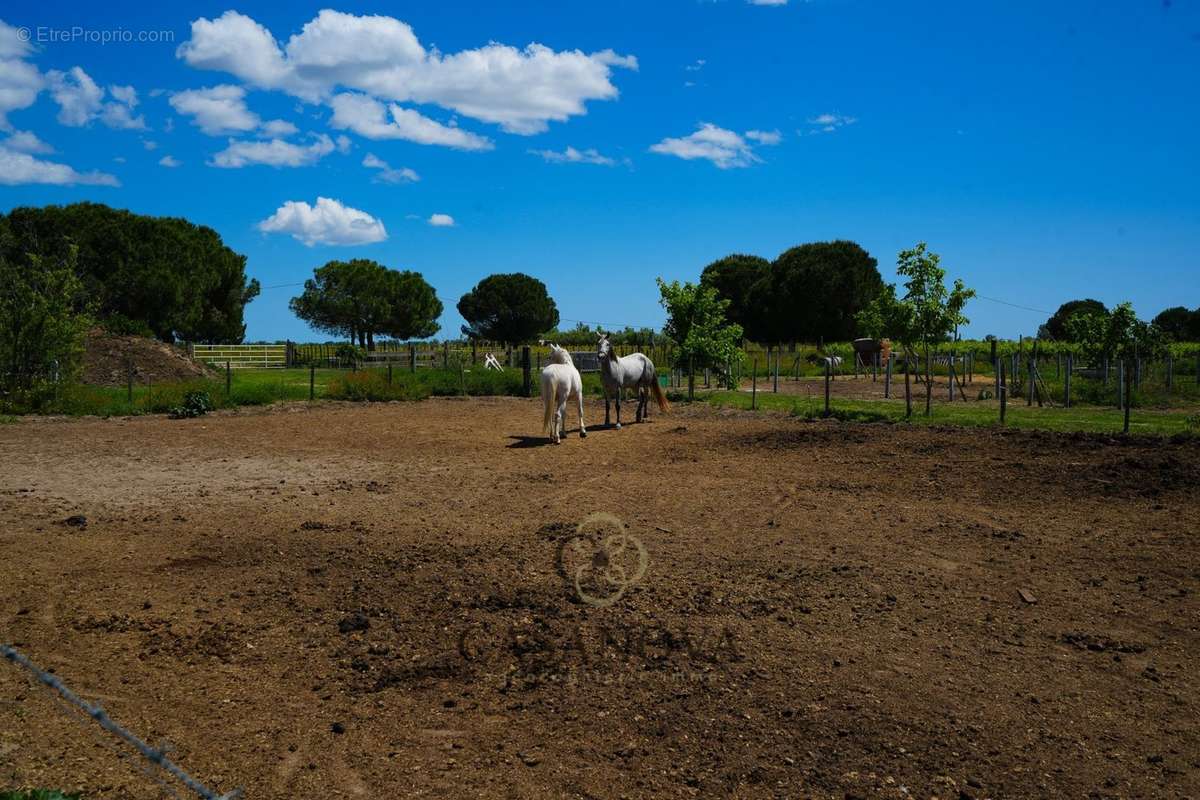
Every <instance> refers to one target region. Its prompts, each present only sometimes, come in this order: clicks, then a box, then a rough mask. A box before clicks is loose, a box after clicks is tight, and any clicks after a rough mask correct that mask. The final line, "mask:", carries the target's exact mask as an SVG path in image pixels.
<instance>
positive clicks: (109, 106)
mask: <svg viewBox="0 0 1200 800" xmlns="http://www.w3.org/2000/svg"><path fill="white" fill-rule="evenodd" d="M100 121H101V122H103V123H104V124H105V125H107V126H108V127H110V128H117V129H121V130H130V131H144V130H146V118H145V117H143V116H141V115H139V116H136V117H135V116H134V115H133V111H132V110H131V109H130V107H129V106H127V105H125V104H123V103H105V104H104V109H103V110H102V111H101V112H100Z"/></svg>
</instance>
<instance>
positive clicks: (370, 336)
mask: <svg viewBox="0 0 1200 800" xmlns="http://www.w3.org/2000/svg"><path fill="white" fill-rule="evenodd" d="M367 349H368V350H374V349H375V332H374V331H367Z"/></svg>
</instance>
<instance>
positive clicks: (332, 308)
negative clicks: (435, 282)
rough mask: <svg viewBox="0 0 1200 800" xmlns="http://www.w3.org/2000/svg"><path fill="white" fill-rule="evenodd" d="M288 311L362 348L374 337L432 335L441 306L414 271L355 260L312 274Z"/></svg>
mask: <svg viewBox="0 0 1200 800" xmlns="http://www.w3.org/2000/svg"><path fill="white" fill-rule="evenodd" d="M289 307H290V308H291V309H292V312H293V313H295V315H296V316H297V317H299V318H300V319H302V320H304V321H305V322H307V323H308V324H309V325H311V326H312V327H314V328H316V329H317V330H320V331H324V332H326V333H330V334H333V335H335V336H338V335H340V336H346V337H347V338H349V339H350V341H351V342H357V343H358V344H359V346H361V347H366V348H367V349H368V350H373V349H375V337H376V336H391V337H394V338H396V339H425V338H428V337H430V336H433V335H434V334H435V333H437V332H438V330H439V329H440V327H441V326H439V325H438V323H437V318H438V317H440V316H441V314H442V302H441V301H440V300H438V298H437V294H436V293H435V292H434V290H433V287H432V286H430V285H429V284H428V283H427V282H426V281H425V279H424V278H423V277H422V276H421V274H420V273H419V272H410V271H407V270H405V271H401V270H395V269H388V268H387V267H385V266H383V265H382V264H379V263H377V262H375V261H371V260H369V259H365V258H356V259H352V260H350V261H330V262H329V263H327V264H325V265H324V266H321V267H317V268H316V269H315V270H313V277H311V278H309V279H308V280H306V281H305V282H304V291H303V292H302V293H301V294H300V295H299V296H297V297H293V298H292V300H291V302H290V303H289Z"/></svg>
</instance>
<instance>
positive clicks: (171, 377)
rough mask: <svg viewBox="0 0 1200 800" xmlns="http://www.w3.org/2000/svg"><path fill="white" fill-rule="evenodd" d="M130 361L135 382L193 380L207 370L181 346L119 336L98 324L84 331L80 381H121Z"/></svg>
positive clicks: (125, 378) (117, 383) (102, 383)
mask: <svg viewBox="0 0 1200 800" xmlns="http://www.w3.org/2000/svg"><path fill="white" fill-rule="evenodd" d="M131 365H132V367H133V379H134V381H135V382H137V383H145V382H146V381H148V380H149V381H152V382H154V383H165V382H168V381H183V380H195V379H196V378H203V377H206V376H208V375H209V374H210V372H209V370H208V368H207V367H205V366H204V365H203V364H201V363H199V362H198V361H195V360H193V359H192V358H191V357H190V356H188V354H187V352H186V351H184V350H183V348H180V347H176V346H174V345H170V344H167V343H165V342H160V341H157V340H155V339H150V338H147V337H145V336H119V335H117V334H113V333H109V332H107V331H105V330H104V329H102V328H93V329H92V330H90V331H88V334H87V338H86V339H85V340H84V352H83V382H84V383H88V384H92V385H96V386H121V385H124V384H125V382H126V381H128V380H129V369H130V366H131Z"/></svg>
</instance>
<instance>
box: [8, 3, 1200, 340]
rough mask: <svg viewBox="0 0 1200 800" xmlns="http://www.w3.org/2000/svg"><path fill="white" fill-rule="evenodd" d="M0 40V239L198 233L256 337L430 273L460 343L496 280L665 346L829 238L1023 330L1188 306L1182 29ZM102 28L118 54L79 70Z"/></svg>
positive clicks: (1158, 11)
mask: <svg viewBox="0 0 1200 800" xmlns="http://www.w3.org/2000/svg"><path fill="white" fill-rule="evenodd" d="M323 7H325V8H331V9H333V10H334V11H336V12H339V13H325V14H323V15H322V16H320V17H318V12H320V11H321V9H322V8H323ZM370 15H381V16H374V17H371V18H366V17H369V16H370ZM385 17H386V18H385ZM0 19H2V20H3V22H4V23H5V26H4V27H0V113H2V114H3V124H4V125H5V126H6V127H5V130H4V131H3V132H0V208H3V209H4V210H7V209H9V208H12V207H14V206H18V205H42V204H47V203H69V202H74V201H79V200H94V201H98V202H103V203H108V204H109V205H113V206H117V207H125V208H129V209H132V210H134V211H137V212H140V213H146V214H161V215H177V216H183V217H187V218H188V219H191V220H193V221H195V222H198V223H202V224H205V225H209V226H211V227H213V228H215V229H216V230H217V231H218V232H219V233H220V234H221V236H222V237H223V238H224V240H225V241H226V243H227V244H229V245H230V246H231V247H233V248H234V249H235V250H237V251H239V252H241V253H244V254H246V255H247V256H248V272H249V274H250V275H252V276H253V277H256V278H258V279H259V280H260V281H261V282H262V284H263V286H264V287H267V288H265V289H264V291H263V293H262V295H261V296H260V297H259V298H258V299H256V300H255V301H254V302H253V303H252V304H251V306H250V307H249V308H248V309H247V322H248V326H249V327H248V338H250V339H276V338H284V337H288V338H292V339H301V340H303V339H312V338H318V337H316V336H315V335H314V334H313V333H311V332H309V331H308V330H307V328H306V326H304V325H303V324H302V323H300V322H299V321H298V320H296V319H295V318H294V317H292V315H291V314H290V312H289V311H288V310H287V301H288V299H289V298H290V297H291V296H292V294H294V293H295V292H296V291H297V289H296V288H295V287H280V288H270V287H275V286H277V285H279V284H289V283H297V282H301V281H303V280H304V279H305V278H306V277H308V276H309V275H310V274H311V272H312V269H313V268H314V267H317V266H319V265H321V264H323V263H324V262H326V261H328V260H330V259H335V258H351V257H366V258H372V259H375V260H378V261H380V262H382V263H384V264H386V265H388V266H391V267H398V268H406V269H415V270H418V271H420V272H422V273H423V274H424V275H425V277H426V279H428V280H429V281H430V282H431V283H432V284H433V285H434V287H435V288H436V289H437V292H438V295H439V296H440V297H441V299H442V301H443V303H444V304H445V306H446V314H445V315H444V317H443V319H442V325H443V332H444V333H445V334H447V335H454V334H457V331H458V326H459V324H460V323H461V320H460V319H459V317H458V314H457V312H456V311H455V310H454V306H455V303H456V302H457V300H458V298H459V296H460V295H461V294H462V293H463V292H464V291H466V290H468V289H469V288H470V287H471V286H472V285H474V283H475V282H477V281H478V280H479V279H480V278H482V277H483V276H485V275H487V274H489V273H492V272H509V271H518V270H519V271H523V272H528V273H530V274H532V275H535V276H537V277H539V278H541V279H542V280H544V281H545V282H546V283H547V285H548V286H549V287H550V290H551V294H552V295H553V296H554V298H555V299H556V301H557V302H558V306H559V310H560V313H561V315H562V317H563V319H564V323H563V324H564V325H570V324H572V323H573V322H574V321H576V320H583V321H587V322H591V323H596V322H601V323H604V324H605V325H608V326H620V325H624V324H632V325H653V326H658V325H660V324H661V322H662V319H663V317H662V311H661V309H660V308H659V306H658V294H657V291H656V289H655V286H654V279H655V277H657V276H660V275H661V276H664V277H666V278H668V279H670V278H679V279H691V280H694V279H696V277H697V276H698V274H699V272H700V270H701V269H702V268H703V266H704V265H705V264H707V263H708V262H710V261H712V260H714V259H716V258H719V257H721V256H723V255H726V254H728V253H731V252H750V253H756V254H759V255H762V256H765V257H767V258H774V257H775V256H776V255H778V254H779V253H780V252H782V251H783V250H785V249H786V248H788V247H790V246H792V245H795V244H799V243H802V242H806V241H815V240H826V239H833V238H849V239H854V240H856V241H858V242H859V243H861V244H862V245H863V246H864V247H866V248H867V249H868V250H869V251H870V252H871V253H872V254H873V255H874V256H875V257H876V258H877V259H878V260H879V262H880V270H881V272H882V273H883V274H884V277H885V279H886V280H894V272H893V265H894V260H895V254H896V252H897V251H899V250H900V249H902V248H905V247H909V246H911V245H912V244H913V243H915V242H916V241H918V240H925V241H927V242H929V244H930V246H931V248H933V249H934V250H936V251H937V252H939V253H941V254H942V257H943V262H944V264H945V265H946V266H947V268H948V269H949V271H950V274H951V276H961V277H963V278H964V279H965V280H966V282H967V284H968V285H970V286H972V287H974V288H976V289H977V290H978V292H979V293H980V294H981V295H982V296H985V297H987V298H993V299H994V300H1001V301H1006V302H1008V303H1013V304H1017V305H1019V306H1028V307H1031V308H1036V309H1048V310H1053V309H1054V308H1056V307H1057V305H1058V304H1059V303H1060V302H1063V301H1065V300H1067V299H1071V298H1074V297H1079V296H1092V297H1097V298H1099V299H1101V300H1103V301H1105V302H1107V303H1109V304H1110V305H1111V304H1114V303H1116V302H1119V301H1122V300H1126V299H1128V300H1132V301H1133V302H1134V305H1135V307H1136V308H1137V310H1138V312H1139V313H1140V314H1142V315H1143V316H1147V317H1149V316H1153V315H1154V314H1155V313H1157V312H1158V311H1160V310H1161V309H1163V308H1165V307H1167V306H1170V305H1178V304H1184V305H1187V306H1189V307H1195V306H1197V305H1200V289H1198V288H1197V287H1198V281H1197V278H1198V277H1200V269H1197V266H1198V265H1197V257H1196V253H1197V252H1200V192H1198V191H1197V186H1198V178H1200V147H1198V146H1197V142H1198V141H1200V135H1198V134H1197V128H1198V123H1200V102H1197V101H1198V100H1200V89H1198V88H1197V87H1198V85H1200V80H1197V76H1198V75H1200V0H1173V2H1162V1H1161V0H1155V1H1154V2H1139V1H1137V0H1123V2H1112V3H1095V2H1055V3H1045V2H980V3H963V2H961V0H959V2H923V3H897V2H878V3H869V2H855V1H854V0H810V2H800V0H791V1H790V2H787V3H782V4H777V5H756V4H754V3H750V2H746V1H745V0H723V1H722V2H695V0H691V1H690V2H689V1H688V0H681V1H680V2H668V0H656V2H653V3H646V2H614V3H605V4H595V3H589V4H582V3H569V2H563V3H514V2H505V3H494V2H488V3H467V2H455V0H441V1H440V2H438V3H354V4H352V5H351V4H345V5H332V6H323V5H321V4H307V3H303V2H289V3H287V4H283V3H238V4H230V3H195V4H191V5H190V6H188V4H184V3H178V4H175V3H172V4H161V5H158V6H150V5H149V4H145V3H134V2H125V3H122V2H115V3H105V4H98V3H62V2H38V3H30V2H16V3H7V4H5V6H4V8H3V10H2V11H0ZM306 26H308V27H307V28H306ZM73 28H78V29H79V34H78V35H73V34H72V29H73ZM22 29H24V30H22ZM114 30H116V31H118V33H117V34H116V36H117V37H118V38H121V37H123V36H126V34H122V33H120V31H127V32H129V34H128V35H129V36H132V37H134V39H135V40H134V41H110V42H108V43H101V42H98V41H94V39H95V38H96V37H100V36H103V35H104V32H106V31H114ZM59 31H65V32H66V33H65V34H57V33H56V32H59ZM163 31H165V32H167V34H168V35H169V38H170V39H171V40H170V41H166V42H162V41H159V42H144V41H137V40H136V39H137V38H138V37H143V38H144V37H146V36H148V37H150V38H159V39H162V38H168V36H167V35H161V34H159V33H158V32H163ZM142 32H149V33H146V34H143V33H142ZM56 35H58V38H59V39H61V38H62V36H63V35H65V36H67V37H68V40H66V41H62V40H59V41H54V40H53V39H54V38H55V36H56ZM26 36H28V40H29V41H28V43H26V41H25V37H26ZM72 36H74V38H71V37H72ZM292 37H296V38H295V39H293V38H292ZM89 39H92V40H91V41H89ZM531 44H536V45H540V46H541V47H540V48H537V49H527V46H529V45H531ZM76 67H78V68H79V71H77V70H74V68H76ZM80 71H82V73H83V74H82V75H81V73H80ZM114 87H115V88H114ZM129 87H132V89H133V92H130V91H129ZM135 100H136V102H135ZM568 148H573V150H568ZM164 160H165V161H164ZM364 162H366V163H364ZM594 162H599V163H594ZM170 164H177V166H167V165H170ZM372 165H373V166H372ZM384 165H386V166H384ZM406 170H407V171H406ZM414 175H415V177H416V178H418V179H417V180H413V177H414ZM114 184H119V185H114ZM318 198H327V199H328V200H331V201H335V202H333V203H329V202H326V203H323V204H321V205H320V206H318ZM301 203H302V204H305V205H304V206H301V205H297V204H301ZM435 215H439V216H435ZM441 215H445V217H443V216H441ZM447 217H448V218H450V219H452V220H453V225H435V224H432V223H433V222H436V221H442V222H445V221H447V220H446V218H447ZM306 242H314V243H313V244H311V245H309V244H306ZM324 242H333V243H324ZM968 315H969V316H970V317H971V318H972V324H971V325H970V326H969V328H968V329H967V330H966V331H965V333H966V334H967V335H976V336H982V335H984V334H987V333H993V334H997V335H1001V336H1015V335H1016V334H1018V333H1025V334H1028V333H1031V332H1033V331H1034V330H1035V329H1036V327H1037V325H1038V324H1039V323H1040V322H1042V321H1043V320H1044V315H1043V314H1039V313H1035V312H1031V311H1027V310H1024V309H1022V308H1017V307H1014V306H1012V305H1005V304H1002V303H999V302H994V301H992V300H984V299H980V300H977V301H975V302H973V303H972V304H971V306H970V307H969V308H968Z"/></svg>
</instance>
